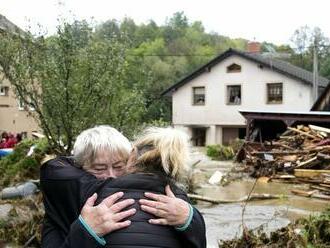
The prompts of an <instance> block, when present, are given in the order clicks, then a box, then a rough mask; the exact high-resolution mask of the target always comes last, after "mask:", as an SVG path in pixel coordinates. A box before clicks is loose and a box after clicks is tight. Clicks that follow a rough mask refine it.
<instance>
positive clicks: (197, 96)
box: [193, 87, 205, 105]
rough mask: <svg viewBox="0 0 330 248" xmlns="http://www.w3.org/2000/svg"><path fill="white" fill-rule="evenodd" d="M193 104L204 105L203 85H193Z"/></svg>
mask: <svg viewBox="0 0 330 248" xmlns="http://www.w3.org/2000/svg"><path fill="white" fill-rule="evenodd" d="M193 98H194V99H193V104H194V105H205V87H193Z"/></svg>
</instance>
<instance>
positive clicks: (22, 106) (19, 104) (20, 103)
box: [18, 97, 25, 110]
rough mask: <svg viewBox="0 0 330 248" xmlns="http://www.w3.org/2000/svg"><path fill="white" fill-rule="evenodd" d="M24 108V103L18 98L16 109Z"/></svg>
mask: <svg viewBox="0 0 330 248" xmlns="http://www.w3.org/2000/svg"><path fill="white" fill-rule="evenodd" d="M24 109H25V104H24V102H23V100H22V98H20V97H19V98H18V110H24Z"/></svg>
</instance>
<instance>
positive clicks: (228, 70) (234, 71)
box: [226, 63, 242, 73]
mask: <svg viewBox="0 0 330 248" xmlns="http://www.w3.org/2000/svg"><path fill="white" fill-rule="evenodd" d="M236 66H237V68H236V69H231V68H230V67H236ZM226 72H227V73H240V72H242V66H241V65H240V64H237V63H231V64H230V65H228V66H227V67H226Z"/></svg>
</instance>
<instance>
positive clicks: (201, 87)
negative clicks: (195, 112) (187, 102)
mask: <svg viewBox="0 0 330 248" xmlns="http://www.w3.org/2000/svg"><path fill="white" fill-rule="evenodd" d="M196 89H204V102H203V103H197V101H195V99H196V98H195V96H196V97H197V95H196V94H195V90H196ZM198 95H200V94H198ZM205 104H206V87H205V86H193V87H192V105H193V106H204V105H205Z"/></svg>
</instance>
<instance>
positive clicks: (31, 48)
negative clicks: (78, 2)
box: [0, 22, 144, 153]
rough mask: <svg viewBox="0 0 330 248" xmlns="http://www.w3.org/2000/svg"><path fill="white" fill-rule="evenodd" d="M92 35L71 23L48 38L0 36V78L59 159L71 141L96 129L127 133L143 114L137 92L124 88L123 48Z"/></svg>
mask: <svg viewBox="0 0 330 248" xmlns="http://www.w3.org/2000/svg"><path fill="white" fill-rule="evenodd" d="M92 30H93V29H92V27H90V26H89V24H87V23H86V22H80V23H78V22H74V23H73V24H69V23H63V24H61V25H60V26H59V27H58V31H57V34H56V35H54V36H52V37H49V38H44V37H32V36H31V35H30V34H26V35H24V37H22V36H13V35H11V34H7V33H4V34H3V35H2V39H1V43H0V65H1V69H2V72H3V73H4V74H5V75H6V77H7V78H8V79H9V80H10V81H11V83H12V85H13V86H14V88H15V90H16V94H17V95H18V96H19V97H20V98H21V99H22V100H23V102H24V103H25V105H26V106H28V105H30V106H32V107H33V108H34V111H33V112H31V113H32V115H33V116H34V117H35V118H36V120H37V121H38V122H39V124H40V127H41V128H42V129H43V132H44V134H45V135H46V137H47V138H48V141H49V143H50V145H52V146H53V147H54V148H56V149H57V150H58V152H60V153H69V152H70V151H71V149H72V144H73V141H74V138H75V136H76V135H77V134H78V133H79V132H81V131H82V130H84V129H86V128H88V127H91V126H93V125H95V124H104V123H107V124H111V125H112V126H114V127H117V128H119V129H121V130H131V129H132V128H133V127H134V126H135V125H136V124H137V123H139V122H140V119H139V118H140V116H141V113H142V112H143V109H144V107H143V105H144V104H143V100H142V99H141V97H140V96H139V95H140V92H139V91H138V90H136V89H135V88H134V87H129V86H128V84H127V83H126V79H127V78H126V71H127V68H128V67H129V65H128V63H127V61H126V45H125V43H123V42H122V41H121V42H119V41H118V40H117V39H116V38H114V37H107V39H100V38H99V36H96V35H95V34H94V33H93V32H92Z"/></svg>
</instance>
